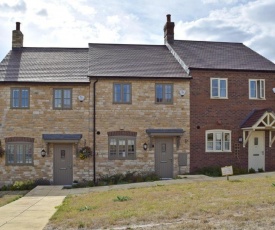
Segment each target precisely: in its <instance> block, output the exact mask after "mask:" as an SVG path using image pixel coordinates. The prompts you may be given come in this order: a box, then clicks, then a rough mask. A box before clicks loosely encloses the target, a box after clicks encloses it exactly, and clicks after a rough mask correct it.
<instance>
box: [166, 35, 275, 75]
mask: <svg viewBox="0 0 275 230" xmlns="http://www.w3.org/2000/svg"><path fill="white" fill-rule="evenodd" d="M171 46H172V48H173V49H174V51H175V52H176V53H177V54H178V55H179V56H180V57H181V59H182V60H183V61H184V63H185V64H186V65H187V66H188V67H189V68H190V69H192V68H193V69H222V70H251V71H275V64H274V63H273V62H271V61H269V60H268V59H266V58H264V57H263V56H261V55H260V54H258V53H256V52H255V51H253V50H251V49H250V48H248V47H247V46H245V45H243V44H242V43H230V42H207V41H186V40H175V41H174V44H171Z"/></svg>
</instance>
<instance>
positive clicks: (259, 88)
mask: <svg viewBox="0 0 275 230" xmlns="http://www.w3.org/2000/svg"><path fill="white" fill-rule="evenodd" d="M249 98H250V99H265V81H264V80H249Z"/></svg>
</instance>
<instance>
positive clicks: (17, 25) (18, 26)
mask: <svg viewBox="0 0 275 230" xmlns="http://www.w3.org/2000/svg"><path fill="white" fill-rule="evenodd" d="M16 30H20V22H16Z"/></svg>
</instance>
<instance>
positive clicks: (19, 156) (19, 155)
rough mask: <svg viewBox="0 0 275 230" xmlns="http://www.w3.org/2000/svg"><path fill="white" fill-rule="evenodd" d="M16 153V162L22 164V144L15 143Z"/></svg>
mask: <svg viewBox="0 0 275 230" xmlns="http://www.w3.org/2000/svg"><path fill="white" fill-rule="evenodd" d="M16 150H17V154H16V163H18V164H22V163H23V155H24V146H23V145H22V144H20V145H17V148H16Z"/></svg>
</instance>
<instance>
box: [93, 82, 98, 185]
mask: <svg viewBox="0 0 275 230" xmlns="http://www.w3.org/2000/svg"><path fill="white" fill-rule="evenodd" d="M97 82H98V79H96V81H95V82H94V98H93V104H94V114H93V117H94V119H93V122H94V129H93V153H94V154H93V165H94V168H93V169H94V185H96V184H97V183H96V167H95V163H96V159H95V156H96V152H95V150H96V146H95V143H96V142H95V136H96V135H95V134H96V127H95V126H96V111H95V110H96V105H95V103H96V83H97Z"/></svg>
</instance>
